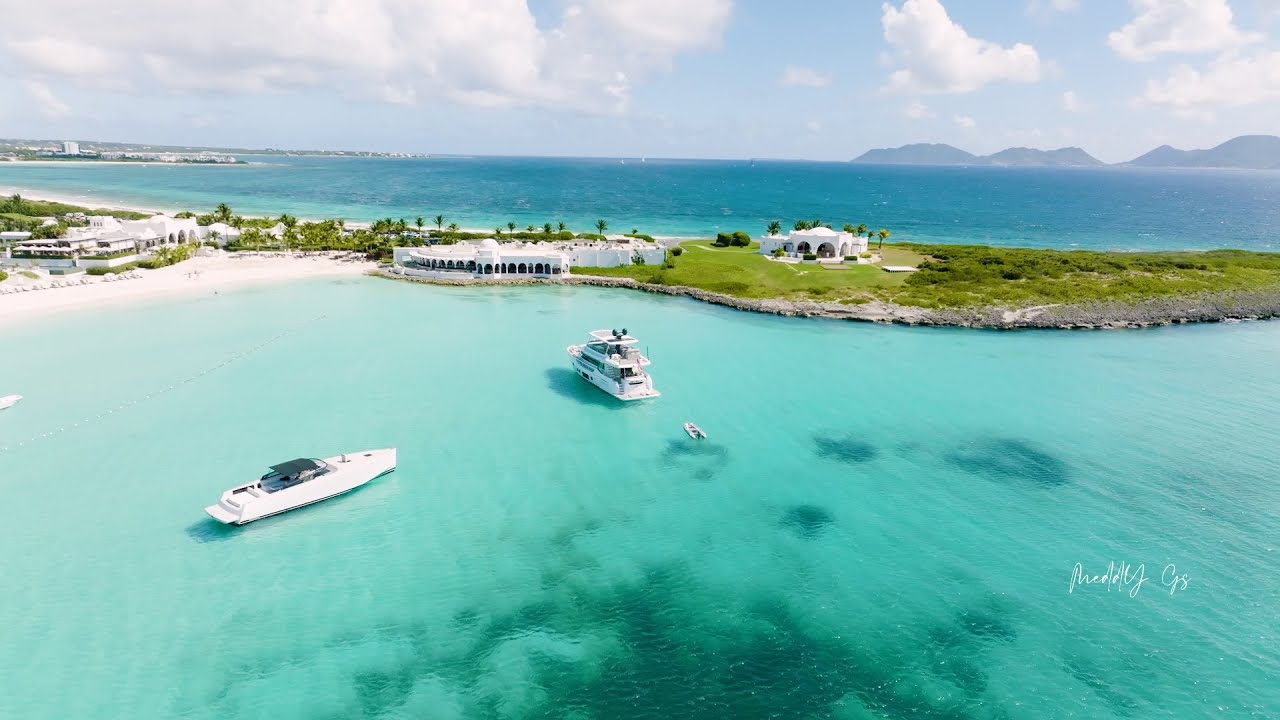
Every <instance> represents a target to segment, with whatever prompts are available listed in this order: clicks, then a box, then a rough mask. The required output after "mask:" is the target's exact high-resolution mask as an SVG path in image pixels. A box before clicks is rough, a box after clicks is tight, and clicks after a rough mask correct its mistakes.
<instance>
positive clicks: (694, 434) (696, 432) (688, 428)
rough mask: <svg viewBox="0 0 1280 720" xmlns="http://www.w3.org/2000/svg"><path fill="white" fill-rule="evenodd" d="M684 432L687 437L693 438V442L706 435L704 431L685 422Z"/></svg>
mask: <svg viewBox="0 0 1280 720" xmlns="http://www.w3.org/2000/svg"><path fill="white" fill-rule="evenodd" d="M684 431H685V432H687V433H689V437H691V438H693V439H694V440H701V439H703V438H706V437H707V433H706V431H705V430H703V429H702V428H700V427H698V426H697V425H694V424H693V423H691V422H687V423H685V424H684Z"/></svg>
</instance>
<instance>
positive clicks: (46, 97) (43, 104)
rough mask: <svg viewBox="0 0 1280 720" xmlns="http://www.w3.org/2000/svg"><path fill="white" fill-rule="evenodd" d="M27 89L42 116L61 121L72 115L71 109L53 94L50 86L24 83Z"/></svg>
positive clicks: (38, 83) (30, 82)
mask: <svg viewBox="0 0 1280 720" xmlns="http://www.w3.org/2000/svg"><path fill="white" fill-rule="evenodd" d="M23 85H24V86H25V87H26V89H27V93H28V94H30V95H31V98H32V99H33V100H35V101H36V107H38V108H39V109H40V114H41V115H44V116H45V117H47V118H49V119H50V120H61V119H62V118H64V117H67V116H68V115H70V114H71V108H70V107H67V104H66V103H64V102H62V101H61V100H59V99H58V96H56V95H54V94H53V91H52V90H50V89H49V86H47V85H45V84H44V83H40V82H36V81H35V80H28V81H27V82H25V83H23Z"/></svg>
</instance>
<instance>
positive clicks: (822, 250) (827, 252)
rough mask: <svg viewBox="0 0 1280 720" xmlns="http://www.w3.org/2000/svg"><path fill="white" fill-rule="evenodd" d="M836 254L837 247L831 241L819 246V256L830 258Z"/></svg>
mask: <svg viewBox="0 0 1280 720" xmlns="http://www.w3.org/2000/svg"><path fill="white" fill-rule="evenodd" d="M835 256H836V248H835V246H834V245H832V244H831V243H822V244H821V245H819V246H818V257H822V258H829V257H835Z"/></svg>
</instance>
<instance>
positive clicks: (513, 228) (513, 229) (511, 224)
mask: <svg viewBox="0 0 1280 720" xmlns="http://www.w3.org/2000/svg"><path fill="white" fill-rule="evenodd" d="M507 229H508V230H510V231H511V232H515V231H516V224H515V223H513V222H509V223H507Z"/></svg>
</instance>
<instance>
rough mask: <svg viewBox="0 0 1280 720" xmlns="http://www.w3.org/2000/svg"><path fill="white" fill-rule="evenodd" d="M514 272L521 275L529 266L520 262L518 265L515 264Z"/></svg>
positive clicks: (527, 270)
mask: <svg viewBox="0 0 1280 720" xmlns="http://www.w3.org/2000/svg"><path fill="white" fill-rule="evenodd" d="M516 272H518V273H520V274H521V275H523V274H525V273H527V272H529V267H528V266H527V265H525V264H524V263H520V264H519V265H517V266H516Z"/></svg>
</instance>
